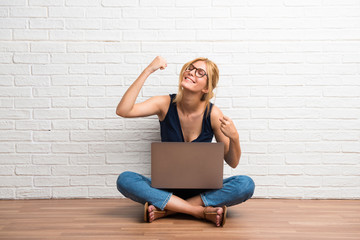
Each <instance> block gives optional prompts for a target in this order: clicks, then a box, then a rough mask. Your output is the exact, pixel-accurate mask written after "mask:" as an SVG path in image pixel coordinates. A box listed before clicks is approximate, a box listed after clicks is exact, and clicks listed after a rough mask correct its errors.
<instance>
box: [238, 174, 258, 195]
mask: <svg viewBox="0 0 360 240" xmlns="http://www.w3.org/2000/svg"><path fill="white" fill-rule="evenodd" d="M235 178H236V181H237V182H238V184H237V188H238V189H237V190H238V191H237V192H238V193H239V194H241V195H242V196H244V197H245V198H246V200H247V199H249V198H251V197H252V196H253V194H254V191H255V182H254V180H253V179H252V178H251V177H249V176H245V175H240V176H235ZM246 200H245V201H246Z"/></svg>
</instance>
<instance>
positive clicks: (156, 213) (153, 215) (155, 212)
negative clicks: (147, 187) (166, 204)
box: [148, 205, 167, 222]
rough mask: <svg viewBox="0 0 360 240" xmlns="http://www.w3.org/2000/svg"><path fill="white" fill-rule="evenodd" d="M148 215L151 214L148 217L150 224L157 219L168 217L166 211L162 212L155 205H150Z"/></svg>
mask: <svg viewBox="0 0 360 240" xmlns="http://www.w3.org/2000/svg"><path fill="white" fill-rule="evenodd" d="M148 213H149V216H148V219H149V222H153V221H155V220H156V219H159V218H162V217H165V216H167V211H166V210H164V211H162V210H160V209H157V208H156V207H155V206H154V205H150V206H149V207H148Z"/></svg>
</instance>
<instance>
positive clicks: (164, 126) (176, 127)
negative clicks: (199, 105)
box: [160, 94, 214, 142]
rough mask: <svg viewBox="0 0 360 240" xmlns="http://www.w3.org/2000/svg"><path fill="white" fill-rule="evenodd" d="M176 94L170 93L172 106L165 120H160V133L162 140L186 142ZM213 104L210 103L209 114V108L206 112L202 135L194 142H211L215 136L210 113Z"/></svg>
mask: <svg viewBox="0 0 360 240" xmlns="http://www.w3.org/2000/svg"><path fill="white" fill-rule="evenodd" d="M175 96H176V94H170V98H171V100H170V106H169V109H168V112H167V114H166V116H165V119H164V120H163V121H160V133H161V141H162V142H184V136H183V133H182V129H181V125H180V119H179V115H178V111H177V108H176V103H173V100H174V98H175ZM212 106H213V104H212V103H210V108H209V114H208V116H207V109H206V110H205V112H204V116H203V121H202V128H201V133H200V135H199V136H198V137H197V138H196V139H195V140H193V141H192V142H211V141H212V139H213V136H214V132H213V129H212V128H211V121H210V113H211V109H212Z"/></svg>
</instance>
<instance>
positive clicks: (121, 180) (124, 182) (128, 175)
mask: <svg viewBox="0 0 360 240" xmlns="http://www.w3.org/2000/svg"><path fill="white" fill-rule="evenodd" d="M134 177H136V173H134V172H130V171H125V172H123V173H121V174H120V175H119V177H118V178H117V181H116V186H117V189H118V190H119V191H120V192H123V191H126V187H128V186H129V185H130V183H131V180H132V179H134Z"/></svg>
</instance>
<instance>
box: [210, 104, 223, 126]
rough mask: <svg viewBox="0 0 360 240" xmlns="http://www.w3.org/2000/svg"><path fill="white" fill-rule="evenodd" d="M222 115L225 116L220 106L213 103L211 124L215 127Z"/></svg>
mask: <svg viewBox="0 0 360 240" xmlns="http://www.w3.org/2000/svg"><path fill="white" fill-rule="evenodd" d="M222 116H223V113H222V111H221V110H220V108H218V107H217V106H216V105H213V106H212V109H211V114H210V118H211V125H212V126H213V127H214V124H218V123H219V122H220V121H219V119H220V118H221V117H222Z"/></svg>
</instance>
